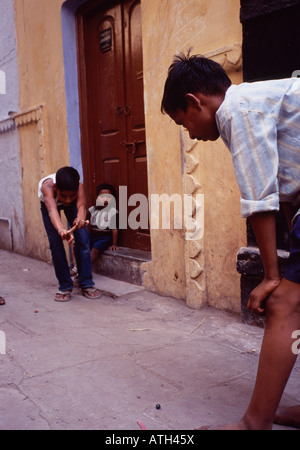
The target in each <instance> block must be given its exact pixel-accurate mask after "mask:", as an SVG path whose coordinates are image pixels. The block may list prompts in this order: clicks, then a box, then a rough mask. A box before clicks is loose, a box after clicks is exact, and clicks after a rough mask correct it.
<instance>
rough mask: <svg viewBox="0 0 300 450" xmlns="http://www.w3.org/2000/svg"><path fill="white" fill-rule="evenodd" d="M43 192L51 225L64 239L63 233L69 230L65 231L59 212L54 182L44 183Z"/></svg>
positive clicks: (47, 181)
mask: <svg viewBox="0 0 300 450" xmlns="http://www.w3.org/2000/svg"><path fill="white" fill-rule="evenodd" d="M41 190H42V193H43V196H44V201H45V206H46V208H47V211H48V214H49V218H50V220H51V223H52V225H53V226H54V228H55V229H56V230H57V231H58V233H59V235H60V236H61V237H62V234H61V233H64V232H67V230H66V229H65V227H64V224H63V222H62V220H61V217H60V214H59V212H58V210H57V205H56V201H55V198H54V190H53V182H52V180H50V179H49V180H46V181H45V182H44V183H43V185H42V188H41Z"/></svg>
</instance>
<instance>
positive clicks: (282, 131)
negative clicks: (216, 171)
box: [216, 78, 300, 217]
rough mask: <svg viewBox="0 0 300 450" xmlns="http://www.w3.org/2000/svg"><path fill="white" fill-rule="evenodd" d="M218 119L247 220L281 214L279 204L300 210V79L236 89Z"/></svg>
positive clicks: (229, 92)
mask: <svg viewBox="0 0 300 450" xmlns="http://www.w3.org/2000/svg"><path fill="white" fill-rule="evenodd" d="M216 121H217V126H218V129H219V131H220V136H221V137H222V139H223V141H224V142H225V144H226V146H227V147H228V148H229V150H230V152H231V156H232V161H233V166H234V171H235V175H236V178H237V182H238V185H239V188H240V193H241V200H240V201H241V214H242V217H249V216H251V215H252V214H255V213H258V212H263V211H278V210H279V202H280V201H283V202H292V203H293V204H294V205H295V206H298V208H299V207H300V79H298V78H288V79H284V80H271V81H261V82H255V83H242V84H240V85H237V86H236V85H232V86H231V87H230V88H229V89H228V90H227V93H226V96H225V99H224V101H223V103H222V104H221V106H220V108H219V109H218V111H217V113H216ZM298 212H300V210H299V211H298Z"/></svg>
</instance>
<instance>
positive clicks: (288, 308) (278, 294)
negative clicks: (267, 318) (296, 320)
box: [266, 279, 300, 316]
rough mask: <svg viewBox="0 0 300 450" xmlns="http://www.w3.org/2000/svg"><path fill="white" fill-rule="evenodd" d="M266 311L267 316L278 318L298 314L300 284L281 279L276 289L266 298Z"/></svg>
mask: <svg viewBox="0 0 300 450" xmlns="http://www.w3.org/2000/svg"><path fill="white" fill-rule="evenodd" d="M266 311H267V313H268V314H273V315H276V314H279V315H280V316H282V315H285V314H290V313H294V312H298V313H300V284H298V283H297V284H296V283H291V282H290V281H287V280H285V279H283V280H282V282H281V283H280V285H279V286H278V288H277V289H275V290H274V291H273V292H272V294H271V295H270V296H269V297H268V300H267V302H266Z"/></svg>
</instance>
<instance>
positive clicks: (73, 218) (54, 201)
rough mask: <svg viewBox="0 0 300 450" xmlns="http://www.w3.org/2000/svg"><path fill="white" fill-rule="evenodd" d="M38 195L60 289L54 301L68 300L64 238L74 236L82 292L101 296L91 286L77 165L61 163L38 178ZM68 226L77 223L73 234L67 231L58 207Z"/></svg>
mask: <svg viewBox="0 0 300 450" xmlns="http://www.w3.org/2000/svg"><path fill="white" fill-rule="evenodd" d="M38 196H39V199H40V202H41V212H42V217H43V221H44V226H45V230H46V233H47V236H48V239H49V244H50V250H51V254H52V261H53V265H54V270H55V274H56V277H57V279H58V282H59V290H58V291H57V293H56V295H55V301H57V302H67V301H69V300H70V296H71V292H72V289H73V281H72V279H71V276H70V270H69V267H68V262H67V258H66V253H65V249H64V245H63V240H66V241H67V242H68V244H69V245H71V243H72V242H73V239H74V238H75V256H76V262H77V266H78V281H79V286H80V287H81V290H82V294H83V295H84V296H85V297H87V298H90V299H96V298H100V297H101V293H100V291H99V290H98V289H96V288H95V287H94V282H93V277H92V264H91V255H90V249H89V238H88V232H87V229H86V222H85V217H86V207H85V194H84V187H83V184H82V183H81V182H80V177H79V174H78V172H77V170H76V169H74V168H73V167H62V168H61V169H59V170H58V171H57V173H54V174H51V175H48V176H47V177H45V178H43V179H42V180H40V182H39V188H38ZM62 210H63V211H64V213H65V216H66V218H67V220H68V222H69V224H70V225H71V226H74V227H76V229H75V231H74V236H73V234H72V233H70V231H68V230H67V229H66V228H65V226H64V224H63V222H62V220H61V216H60V211H62Z"/></svg>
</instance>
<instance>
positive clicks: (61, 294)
mask: <svg viewBox="0 0 300 450" xmlns="http://www.w3.org/2000/svg"><path fill="white" fill-rule="evenodd" d="M71 292H72V291H57V292H56V294H55V297H54V300H55V301H56V302H61V303H63V302H68V301H69V300H70V298H71Z"/></svg>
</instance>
